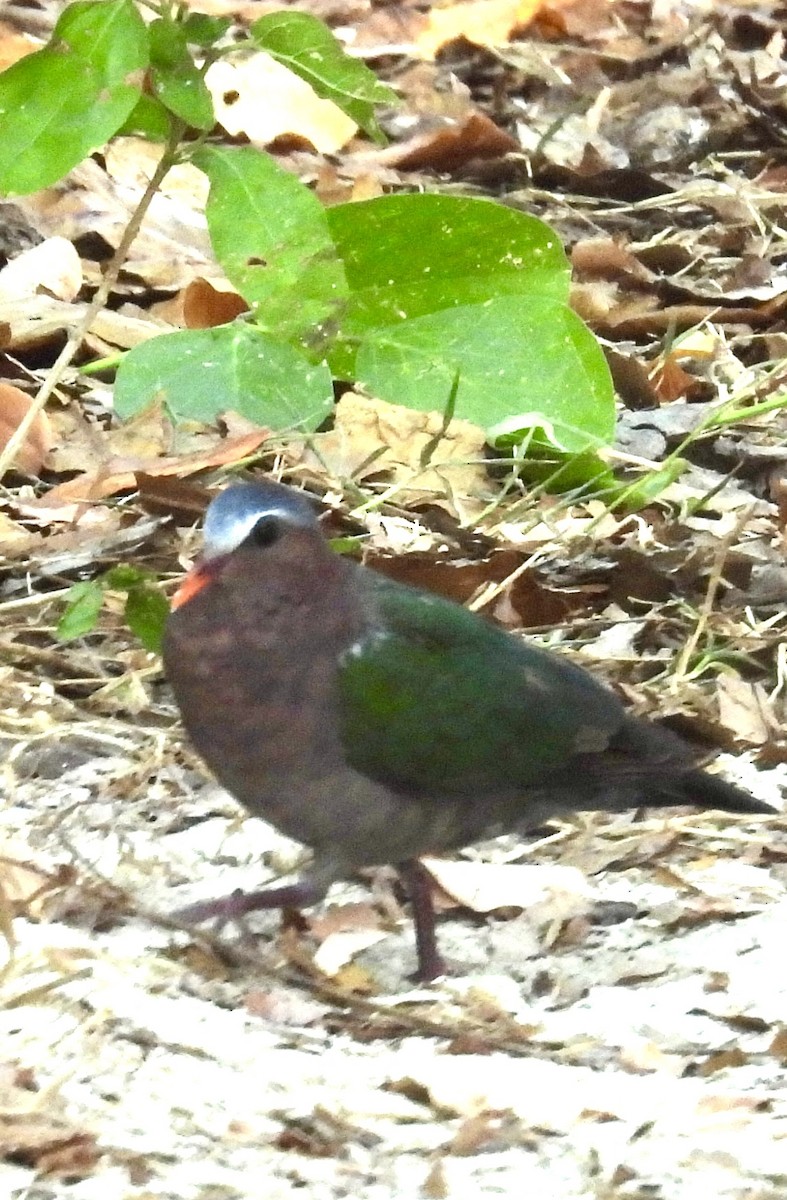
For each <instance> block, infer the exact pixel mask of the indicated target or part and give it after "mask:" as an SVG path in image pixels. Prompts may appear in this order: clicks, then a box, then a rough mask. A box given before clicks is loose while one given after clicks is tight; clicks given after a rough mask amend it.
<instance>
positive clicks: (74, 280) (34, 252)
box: [0, 237, 83, 301]
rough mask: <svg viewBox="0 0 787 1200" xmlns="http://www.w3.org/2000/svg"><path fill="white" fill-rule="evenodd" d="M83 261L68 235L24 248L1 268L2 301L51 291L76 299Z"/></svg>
mask: <svg viewBox="0 0 787 1200" xmlns="http://www.w3.org/2000/svg"><path fill="white" fill-rule="evenodd" d="M82 282H83V277H82V263H81V262H80V259H79V255H78V254H77V252H76V250H75V249H74V246H73V244H72V243H71V242H69V241H68V240H67V239H66V238H64V237H51V238H47V240H46V241H45V242H41V243H40V245H38V246H32V247H31V248H30V249H29V250H23V251H22V253H21V254H18V255H17V256H16V258H12V259H11V261H10V262H9V263H8V264H7V265H6V266H5V267H3V269H2V271H0V301H2V300H16V299H19V298H20V297H22V296H34V295H35V294H36V292H39V291H43V292H48V293H49V295H50V296H55V297H56V298H57V299H58V300H74V299H75V298H76V296H77V295H78V294H79V290H80V288H81V287H82Z"/></svg>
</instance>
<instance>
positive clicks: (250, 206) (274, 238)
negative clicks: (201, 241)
mask: <svg viewBox="0 0 787 1200" xmlns="http://www.w3.org/2000/svg"><path fill="white" fill-rule="evenodd" d="M194 161H195V163H196V165H197V166H198V167H199V168H200V169H201V170H203V171H204V172H205V174H206V175H207V176H208V178H209V179H210V195H209V197H208V204H207V210H206V213H207V218H208V229H209V231H210V237H211V241H212V243H213V249H214V251H215V253H216V257H217V258H218V260H219V262H220V263H221V265H222V267H223V268H224V271H225V273H226V275H227V276H228V278H229V279H230V280H231V281H232V283H233V284H234V285H235V287H236V288H237V289H238V291H239V292H240V293H241V295H242V296H243V297H244V299H245V300H246V301H247V302H248V303H249V305H250V306H251V308H252V311H253V312H254V315H255V319H256V322H257V324H258V325H259V326H260V327H261V328H263V329H265V330H268V331H270V332H272V333H276V334H278V336H279V337H281V338H285V339H295V338H305V337H307V336H312V335H313V332H314V330H315V327H316V329H317V331H318V332H319V330H320V328H321V327H323V326H324V325H325V324H326V323H327V324H329V325H330V323H331V321H332V320H335V317H336V314H337V313H338V312H339V311H340V310H341V309H342V308H343V305H344V302H345V299H346V297H347V294H348V289H347V281H346V279H345V276H344V269H343V267H342V263H341V261H340V259H339V257H338V255H337V252H336V247H335V246H334V243H333V239H332V238H331V234H330V231H329V229H328V222H327V218H326V215H325V209H324V208H323V207H322V205H321V204H320V202H319V200H318V199H317V197H316V196H314V195H313V194H312V193H311V192H310V191H309V189H308V188H307V187H304V185H303V184H302V183H300V182H299V181H298V180H297V179H296V178H295V177H294V176H293V175H290V174H289V172H288V171H285V170H284V169H283V168H282V167H279V166H278V165H277V164H276V163H275V162H274V161H273V159H272V158H271V157H270V156H269V155H267V154H260V153H259V152H258V151H257V150H254V149H252V148H251V147H241V148H237V149H219V148H214V147H207V148H204V149H202V150H200V151H199V152H198V153H197V154H196V155H195V156H194Z"/></svg>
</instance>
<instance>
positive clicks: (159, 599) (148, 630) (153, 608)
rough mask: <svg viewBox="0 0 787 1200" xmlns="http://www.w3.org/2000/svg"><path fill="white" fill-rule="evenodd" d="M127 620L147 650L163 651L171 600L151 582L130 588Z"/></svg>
mask: <svg viewBox="0 0 787 1200" xmlns="http://www.w3.org/2000/svg"><path fill="white" fill-rule="evenodd" d="M125 616H126V622H127V624H128V627H129V629H130V630H131V632H132V633H133V634H134V635H135V636H136V637H138V638H139V640H140V642H141V643H142V645H143V646H144V647H145V649H146V650H150V651H152V652H153V653H154V654H160V653H161V642H162V639H163V637H164V626H165V624H166V621H167V617H168V616H169V601H168V600H167V597H166V596H165V595H164V593H163V592H162V591H161V590H160V589H159V588H157V587H153V586H152V585H150V584H140V585H138V586H137V587H132V588H130V589H129V592H128V595H127V596H126V608H125Z"/></svg>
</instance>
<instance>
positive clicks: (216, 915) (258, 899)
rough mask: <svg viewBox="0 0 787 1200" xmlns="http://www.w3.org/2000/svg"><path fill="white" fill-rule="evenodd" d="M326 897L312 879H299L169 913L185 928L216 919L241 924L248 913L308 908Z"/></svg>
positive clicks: (205, 901)
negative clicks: (281, 885)
mask: <svg viewBox="0 0 787 1200" xmlns="http://www.w3.org/2000/svg"><path fill="white" fill-rule="evenodd" d="M324 895H325V889H324V888H323V887H321V886H320V885H319V884H317V883H316V881H313V880H311V879H308V878H307V879H299V880H298V882H297V883H290V884H286V885H285V886H284V887H277V888H262V889H261V890H260V891H259V892H240V891H238V892H233V893H232V895H230V896H223V897H222V898H221V899H219V900H203V901H200V902H198V903H197V904H189V905H187V906H186V908H181V909H178V910H177V911H176V912H174V913H173V914H172V916H173V917H174V919H175V920H176V921H182V922H183V923H184V924H185V925H197V924H199V923H200V922H201V921H211V920H217V921H218V922H219V924H220V925H226V923H227V922H228V921H240V920H242V919H243V917H245V916H246V914H247V913H250V912H259V911H260V910H262V909H271V908H309V907H310V906H311V905H312V904H317V903H318V902H319V901H320V900H322V898H323V896H324Z"/></svg>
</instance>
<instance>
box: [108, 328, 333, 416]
mask: <svg viewBox="0 0 787 1200" xmlns="http://www.w3.org/2000/svg"><path fill="white" fill-rule="evenodd" d="M157 399H158V400H163V401H164V403H165V404H166V405H167V407H168V408H169V410H170V412H171V413H172V414H173V417H174V418H175V420H178V421H214V420H215V418H216V416H217V415H218V414H219V413H221V412H225V411H226V410H227V409H234V410H235V411H236V412H239V413H241V414H242V415H243V416H244V417H247V418H248V419H249V420H250V421H254V422H255V423H256V424H258V425H263V426H265V425H267V426H269V427H270V428H271V429H276V430H284V429H294V428H298V429H306V430H314V429H316V428H317V426H318V425H320V424H321V423H322V422H323V421H324V420H325V417H326V416H327V415H328V413H330V412H331V411H332V410H333V386H332V381H331V374H330V371H329V370H328V368H327V366H326V365H325V364H321V365H318V366H315V365H313V364H312V363H310V362H308V361H307V360H306V359H305V358H304V357H303V356H302V355H301V354H299V353H298V351H297V350H295V349H293V347H292V346H289V345H287V343H285V342H279V341H276V340H274V339H273V338H271V337H268V336H267V335H266V334H264V333H261V332H260V331H259V330H258V329H255V328H254V327H253V326H250V325H246V324H234V325H220V326H218V327H217V328H215V329H195V330H191V331H184V332H182V333H172V334H165V335H164V336H162V337H157V338H152V339H151V340H150V341H148V342H143V343H142V345H140V346H137V347H135V349H133V350H131V351H130V352H129V353H128V354H127V355H126V356H125V358H124V359H123V361H122V363H121V364H120V367H119V369H118V374H117V381H116V384H115V409H116V411H117V413H118V415H119V416H120V417H122V418H123V419H124V420H125V419H127V418H128V417H131V416H133V415H134V414H135V413H137V412H139V411H140V410H141V409H143V408H145V407H146V406H147V405H148V404H150V403H152V402H153V401H154V400H157Z"/></svg>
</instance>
